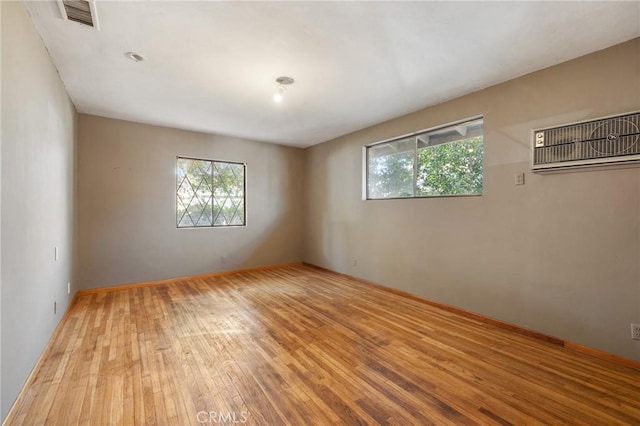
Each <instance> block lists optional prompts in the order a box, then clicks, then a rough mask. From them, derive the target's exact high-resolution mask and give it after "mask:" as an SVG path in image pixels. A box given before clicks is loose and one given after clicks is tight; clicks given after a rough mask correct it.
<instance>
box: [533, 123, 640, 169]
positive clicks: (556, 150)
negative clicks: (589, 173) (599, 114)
mask: <svg viewBox="0 0 640 426" xmlns="http://www.w3.org/2000/svg"><path fill="white" fill-rule="evenodd" d="M532 133H533V141H532V147H533V155H532V159H533V164H532V167H531V168H532V170H533V171H534V172H544V171H562V170H564V169H570V168H577V167H594V166H601V165H611V166H614V165H615V166H620V165H629V164H634V163H640V111H637V112H632V113H627V114H621V115H616V116H611V117H603V118H599V119H596V120H589V121H581V122H578V123H572V124H566V125H563V126H557V127H549V128H545V129H537V130H534V131H533V132H532Z"/></svg>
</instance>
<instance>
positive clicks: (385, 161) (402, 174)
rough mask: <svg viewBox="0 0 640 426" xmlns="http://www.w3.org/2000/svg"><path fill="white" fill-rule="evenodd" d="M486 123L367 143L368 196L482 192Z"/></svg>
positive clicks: (444, 194) (406, 196)
mask: <svg viewBox="0 0 640 426" xmlns="http://www.w3.org/2000/svg"><path fill="white" fill-rule="evenodd" d="M482 128H483V121H482V119H481V118H480V119H474V120H470V121H464V122H461V123H457V124H454V125H449V126H446V127H440V128H437V129H432V130H428V131H425V132H421V133H417V134H414V135H412V136H407V137H402V138H399V139H395V140H390V141H385V142H381V143H378V144H375V145H371V146H369V147H367V149H366V155H367V199H384V198H411V197H437V196H456V195H481V194H482V184H483V157H484V149H483V148H484V146H483V134H482Z"/></svg>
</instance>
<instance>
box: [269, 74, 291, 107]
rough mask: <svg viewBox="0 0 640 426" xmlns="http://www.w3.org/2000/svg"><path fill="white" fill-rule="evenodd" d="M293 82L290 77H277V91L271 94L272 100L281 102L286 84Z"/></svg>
mask: <svg viewBox="0 0 640 426" xmlns="http://www.w3.org/2000/svg"><path fill="white" fill-rule="evenodd" d="M293 83H294V80H293V79H292V78H291V77H278V78H276V84H277V89H276V90H277V91H276V94H275V95H273V101H274V102H276V103H280V102H282V99H283V97H284V92H286V91H287V86H289V85H291V84H293Z"/></svg>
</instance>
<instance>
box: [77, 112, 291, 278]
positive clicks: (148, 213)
mask: <svg viewBox="0 0 640 426" xmlns="http://www.w3.org/2000/svg"><path fill="white" fill-rule="evenodd" d="M79 117H80V118H79V130H78V138H79V139H78V144H79V145H78V220H79V221H78V238H79V242H78V248H79V261H78V265H79V283H80V286H81V287H82V288H94V287H104V286H112V285H120V284H125V283H134V282H142V281H151V280H158V279H165V278H172V277H182V276H188V275H194V274H200V273H208V272H214V271H221V270H232V269H241V268H249V267H255V266H261V265H271V264H280V263H287V262H296V261H300V260H301V252H302V247H301V244H302V238H301V232H302V226H301V225H302V222H301V221H302V215H301V209H302V186H301V185H302V179H301V177H302V173H303V168H302V166H303V151H302V150H300V149H296V148H290V147H284V146H278V145H272V144H264V143H258V142H251V141H246V140H241V139H235V138H230V137H224V136H215V135H207V134H202V133H195V132H188V131H183V130H176V129H170V128H165V127H157V126H151V125H145V124H138V123H132V122H127V121H120V120H113V119H107V118H101V117H95V116H90V115H83V114H81V115H80V116H79ZM178 155H179V156H187V157H196V158H207V159H216V160H225V161H237V162H244V163H246V164H247V226H246V227H231V228H204V229H202V228H200V229H177V228H176V213H175V203H176V200H175V190H176V188H175V185H176V180H175V179H176V178H175V167H176V156H178ZM221 257H225V258H226V263H224V264H222V262H221Z"/></svg>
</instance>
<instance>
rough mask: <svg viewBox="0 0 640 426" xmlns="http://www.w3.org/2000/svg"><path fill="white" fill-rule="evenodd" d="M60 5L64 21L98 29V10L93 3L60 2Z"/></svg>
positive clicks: (77, 1)
mask: <svg viewBox="0 0 640 426" xmlns="http://www.w3.org/2000/svg"><path fill="white" fill-rule="evenodd" d="M58 5H59V7H60V13H62V17H63V18H64V19H67V20H69V21H74V22H78V23H80V24H83V25H87V26H89V27H93V28H96V29H98V25H97V23H98V21H97V19H96V9H95V4H94V2H93V1H89V0H58Z"/></svg>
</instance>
